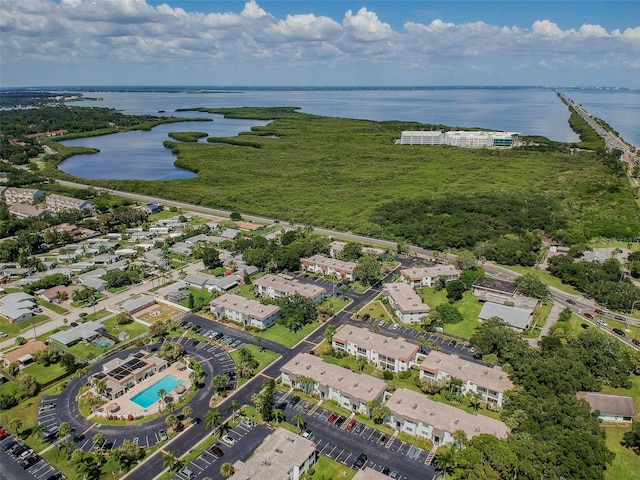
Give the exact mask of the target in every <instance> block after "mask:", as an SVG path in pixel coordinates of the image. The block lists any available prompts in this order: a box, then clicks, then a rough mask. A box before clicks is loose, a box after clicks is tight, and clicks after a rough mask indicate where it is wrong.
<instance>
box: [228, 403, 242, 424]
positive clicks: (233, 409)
mask: <svg viewBox="0 0 640 480" xmlns="http://www.w3.org/2000/svg"><path fill="white" fill-rule="evenodd" d="M239 408H240V404H239V403H238V401H237V400H235V399H234V400H231V403H229V408H227V413H228V412H232V415H231V418H232V419H234V420H235V418H236V410H238V409H239Z"/></svg>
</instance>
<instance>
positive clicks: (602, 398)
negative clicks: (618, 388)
mask: <svg viewBox="0 0 640 480" xmlns="http://www.w3.org/2000/svg"><path fill="white" fill-rule="evenodd" d="M576 397H578V398H580V399H582V400H585V401H586V402H587V403H588V404H589V406H590V407H591V412H596V411H597V412H598V418H600V419H601V420H602V421H604V422H631V421H632V420H633V419H634V418H635V416H636V407H635V404H634V402H633V397H628V396H625V395H612V394H608V393H600V392H578V393H576Z"/></svg>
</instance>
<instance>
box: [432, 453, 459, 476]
mask: <svg viewBox="0 0 640 480" xmlns="http://www.w3.org/2000/svg"><path fill="white" fill-rule="evenodd" d="M454 455H455V450H454V447H452V446H451V445H445V446H444V447H441V448H439V449H438V453H437V455H436V464H437V465H438V470H440V471H441V472H442V473H443V477H442V478H443V479H444V478H447V473H450V472H452V471H453V467H454V466H455V458H454Z"/></svg>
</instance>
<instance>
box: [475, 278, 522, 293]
mask: <svg viewBox="0 0 640 480" xmlns="http://www.w3.org/2000/svg"><path fill="white" fill-rule="evenodd" d="M473 288H482V289H484V290H493V291H496V292H501V293H506V294H509V295H513V294H514V293H516V290H517V286H516V284H515V283H513V282H507V281H506V280H498V279H497V278H488V277H478V278H477V279H476V281H475V282H474V283H473Z"/></svg>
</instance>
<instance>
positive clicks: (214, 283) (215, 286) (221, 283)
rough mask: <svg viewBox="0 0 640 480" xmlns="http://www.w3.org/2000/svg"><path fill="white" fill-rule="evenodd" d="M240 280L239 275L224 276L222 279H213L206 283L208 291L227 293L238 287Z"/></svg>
mask: <svg viewBox="0 0 640 480" xmlns="http://www.w3.org/2000/svg"><path fill="white" fill-rule="evenodd" d="M241 281H242V278H241V277H240V276H239V275H225V276H223V277H215V278H214V279H213V280H209V281H208V282H207V288H208V289H209V291H212V290H216V291H218V292H228V291H229V290H231V289H232V288H234V287H237V286H238V285H240V282H241Z"/></svg>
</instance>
